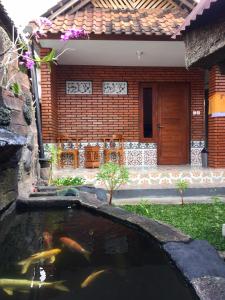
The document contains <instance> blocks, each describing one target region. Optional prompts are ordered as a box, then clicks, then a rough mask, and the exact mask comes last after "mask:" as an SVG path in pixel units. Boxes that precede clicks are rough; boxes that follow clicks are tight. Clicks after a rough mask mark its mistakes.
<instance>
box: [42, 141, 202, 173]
mask: <svg viewBox="0 0 225 300" xmlns="http://www.w3.org/2000/svg"><path fill="white" fill-rule="evenodd" d="M48 145H49V144H46V145H45V150H46V152H48ZM204 145H205V143H204V141H191V143H190V146H191V165H192V166H201V165H202V161H201V151H202V149H203V148H204ZM86 146H99V147H100V158H101V160H100V161H101V163H103V162H104V155H103V146H104V144H103V143H102V142H83V143H80V146H79V160H80V163H79V164H80V166H81V167H83V165H84V148H85V147H86ZM64 148H65V149H70V148H75V143H64ZM124 150H125V164H126V165H127V166H142V167H145V166H146V167H147V166H156V165H157V144H155V143H139V142H125V143H124ZM114 159H115V158H114ZM112 160H113V158H112Z"/></svg>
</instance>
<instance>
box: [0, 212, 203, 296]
mask: <svg viewBox="0 0 225 300" xmlns="http://www.w3.org/2000/svg"><path fill="white" fill-rule="evenodd" d="M0 244H1V247H0V299H1V300H5V299H12V300H26V299H27V300H28V299H29V300H42V299H44V300H47V299H54V300H74V299H76V300H88V299H91V300H95V299H96V300H103V299H107V300H115V299H116V300H124V299H129V300H139V299H142V300H144V299H153V300H157V299H159V300H169V299H171V300H176V299H177V300H181V299H182V300H189V299H198V297H197V296H196V295H195V292H194V291H193V290H192V288H191V287H190V286H189V285H188V284H187V283H186V281H185V279H184V277H183V276H182V275H181V274H180V272H179V271H178V270H177V269H176V267H175V266H174V265H173V264H172V262H171V261H170V260H169V259H168V257H167V256H166V254H165V253H164V252H163V250H162V249H161V247H160V245H159V244H157V243H156V242H155V241H154V240H152V239H150V238H149V237H148V236H147V235H145V234H143V233H140V232H138V231H136V230H134V229H131V228H129V227H127V226H125V225H122V224H119V223H117V222H114V221H112V220H110V219H108V218H105V217H102V216H98V215H96V214H92V213H90V212H88V211H86V210H83V209H60V210H39V211H31V212H23V213H22V212H20V213H18V212H13V213H12V214H10V215H9V216H8V217H7V218H6V219H4V220H3V221H2V222H1V223H0Z"/></svg>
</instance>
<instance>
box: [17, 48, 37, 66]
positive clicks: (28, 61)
mask: <svg viewBox="0 0 225 300" xmlns="http://www.w3.org/2000/svg"><path fill="white" fill-rule="evenodd" d="M22 59H23V61H22V62H21V63H20V64H21V65H25V67H26V68H27V69H32V68H33V66H34V64H35V62H34V60H33V59H32V58H31V53H30V52H29V51H26V52H25V53H24V54H23V55H22Z"/></svg>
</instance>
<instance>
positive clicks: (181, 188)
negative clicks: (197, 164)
mask: <svg viewBox="0 0 225 300" xmlns="http://www.w3.org/2000/svg"><path fill="white" fill-rule="evenodd" d="M176 188H177V191H178V193H179V194H180V197H181V205H184V192H185V191H186V190H187V189H188V183H187V181H186V180H184V179H180V180H178V181H177V183H176Z"/></svg>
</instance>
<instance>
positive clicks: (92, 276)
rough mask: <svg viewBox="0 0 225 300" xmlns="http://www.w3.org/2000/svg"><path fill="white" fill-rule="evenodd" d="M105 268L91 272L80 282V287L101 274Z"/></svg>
mask: <svg viewBox="0 0 225 300" xmlns="http://www.w3.org/2000/svg"><path fill="white" fill-rule="evenodd" d="M106 271H107V270H101V271H97V272H93V273H91V274H90V275H89V276H88V277H87V278H86V279H85V280H84V281H83V282H82V283H81V287H82V288H85V287H87V286H88V285H89V284H90V283H92V282H93V281H94V280H95V279H96V278H97V277H99V276H100V275H101V274H103V273H105V272H106Z"/></svg>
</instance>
